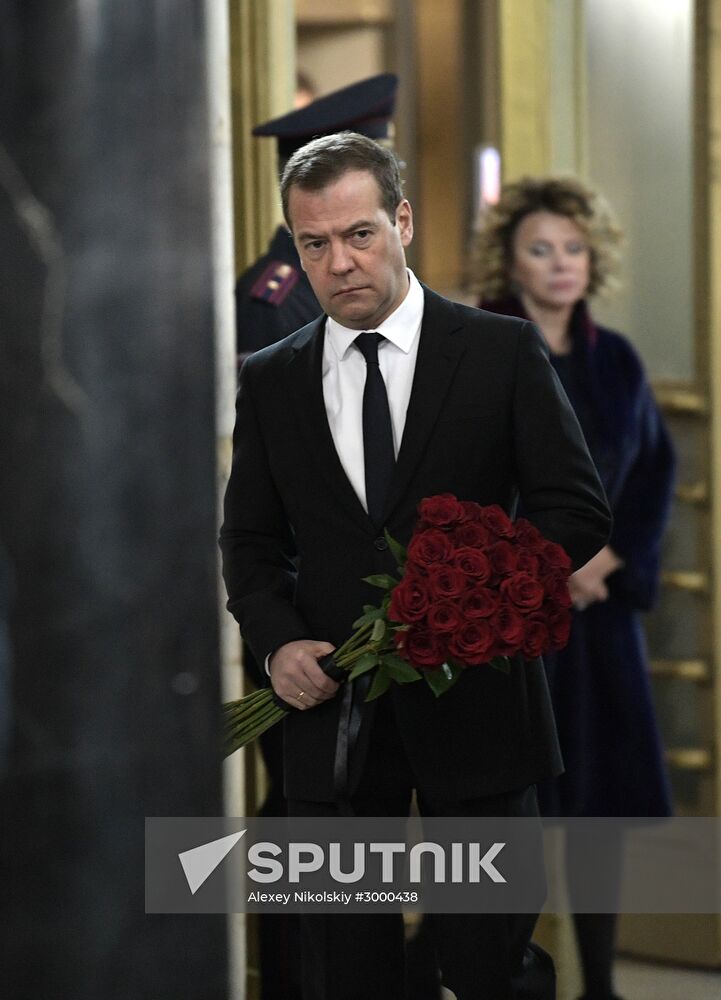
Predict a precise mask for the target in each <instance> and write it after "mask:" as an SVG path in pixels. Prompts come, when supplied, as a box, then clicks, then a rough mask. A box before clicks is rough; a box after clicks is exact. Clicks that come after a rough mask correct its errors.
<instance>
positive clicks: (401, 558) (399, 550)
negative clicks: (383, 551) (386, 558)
mask: <svg viewBox="0 0 721 1000" xmlns="http://www.w3.org/2000/svg"><path fill="white" fill-rule="evenodd" d="M383 535H384V537H385V540H386V541H387V542H388V548H389V549H390V550H391V555H392V556H393V558H394V559H395V561H396V563H397V565H398V569H401V570H402V569H403V567H404V566H405V564H406V559H407V558H408V553H407V552H406V550H405V549H404V548H403V546H402V545H401V543H400V542H397V541H396V540H395V538H394V537H393V535H390V534H388V529H387V528H384V529H383Z"/></svg>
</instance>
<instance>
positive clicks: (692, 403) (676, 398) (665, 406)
mask: <svg viewBox="0 0 721 1000" xmlns="http://www.w3.org/2000/svg"><path fill="white" fill-rule="evenodd" d="M653 391H654V394H655V396H656V401H657V402H658V405H659V406H660V407H661V409H662V410H663V411H664V413H676V414H682V415H687V416H691V417H707V416H708V415H709V412H710V405H709V400H708V396H707V395H706V393H703V392H699V391H698V390H697V389H692V388H685V387H683V386H679V385H669V384H664V383H662V382H655V383H654V386H653Z"/></svg>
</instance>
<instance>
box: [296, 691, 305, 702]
mask: <svg viewBox="0 0 721 1000" xmlns="http://www.w3.org/2000/svg"><path fill="white" fill-rule="evenodd" d="M304 694H305V691H299V692H298V694H297V695H296V696H295V697H296V699H297V700H298V701H300V700H301V698H302V697H303V695H304Z"/></svg>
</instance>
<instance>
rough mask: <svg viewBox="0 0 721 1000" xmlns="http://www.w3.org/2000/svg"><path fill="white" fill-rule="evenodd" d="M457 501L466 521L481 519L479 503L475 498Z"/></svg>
mask: <svg viewBox="0 0 721 1000" xmlns="http://www.w3.org/2000/svg"><path fill="white" fill-rule="evenodd" d="M458 502H459V503H460V505H461V507H462V508H463V513H464V514H465V518H466V521H476V522H478V521H480V520H481V505H480V504H479V503H476V502H475V500H459V501H458Z"/></svg>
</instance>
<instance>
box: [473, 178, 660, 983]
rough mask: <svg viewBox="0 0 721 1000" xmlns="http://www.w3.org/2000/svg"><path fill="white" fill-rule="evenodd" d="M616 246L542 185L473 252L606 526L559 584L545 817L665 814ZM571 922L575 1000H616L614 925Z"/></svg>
mask: <svg viewBox="0 0 721 1000" xmlns="http://www.w3.org/2000/svg"><path fill="white" fill-rule="evenodd" d="M620 240H621V232H620V230H619V229H618V227H617V225H616V224H615V222H614V221H613V218H612V216H611V213H610V211H609V209H608V208H607V206H606V205H605V203H604V202H603V200H602V199H601V198H600V197H599V195H598V194H596V193H595V192H593V191H591V190H590V189H589V188H587V187H585V186H584V185H583V184H581V183H580V182H579V181H577V180H575V179H571V178H555V177H549V178H524V179H522V180H520V181H517V182H516V183H513V184H507V185H505V187H504V188H503V190H502V193H501V198H500V201H499V203H498V204H497V205H496V206H494V207H493V208H492V209H491V210H490V211H489V212H488V215H487V217H486V219H485V221H484V226H483V228H482V231H481V233H480V237H479V245H478V249H479V264H478V273H477V279H478V284H479V288H480V291H481V293H482V301H481V306H482V308H484V309H489V310H491V311H493V312H498V313H504V314H506V315H512V316H520V317H524V318H527V319H530V320H532V321H533V322H535V323H536V325H537V326H538V328H539V330H540V332H541V333H542V335H543V337H544V339H545V341H546V344H547V346H548V348H549V351H550V357H551V362H552V364H553V367H554V368H555V370H556V373H557V375H558V377H559V379H560V380H561V382H562V384H563V387H564V389H565V390H566V394H567V395H568V397H569V399H570V401H571V404H572V406H573V408H574V410H575V412H576V416H577V417H578V419H579V423H580V424H581V428H582V430H583V432H584V435H585V437H586V441H587V443H588V447H589V450H590V452H591V455H592V457H593V459H594V461H595V463H596V467H597V469H598V472H599V474H600V476H601V479H602V481H603V484H604V486H605V489H606V493H607V496H608V499H609V503H610V506H611V509H612V511H613V515H614V529H613V534H612V536H611V539H610V541H609V544H608V545H607V546H605V548H603V549H602V550H601V551H600V552H599V553H598V554H597V555H596V556H594V558H593V559H591V561H590V562H589V563H587V564H586V565H585V566H583V567H581V569H579V570H578V571H577V572H576V573H574V574H573V576H572V577H571V581H570V591H571V597H572V599H573V604H574V608H575V611H574V616H573V626H572V629H571V637H570V640H569V643H568V646H567V647H566V649H565V650H563V651H562V652H561V653H559V654H557V655H555V656H551V657H548V658H547V662H546V668H547V672H548V679H549V686H550V688H551V696H552V698H553V705H554V711H555V714H556V722H557V726H558V732H559V739H560V743H561V750H562V753H563V757H564V762H565V766H566V771H565V773H564V774H563V775H562V776H561V777H560V778H558V779H556V781H554V782H552V783H550V784H548V785H547V786H545V787H541V788H540V789H539V798H540V801H541V807H542V811H543V812H544V813H545V815H546V816H578V817H590V816H607V817H614V816H615V817H622V816H623V817H653V816H667V815H669V813H670V810H671V804H670V797H669V791H668V783H667V777H666V772H665V769H664V765H663V756H662V752H661V746H660V740H659V737H658V731H657V726H656V720H655V717H654V710H653V702H652V697H651V690H650V684H649V679H648V669H647V662H646V651H645V642H644V635H643V631H642V627H641V623H640V621H639V616H638V612H639V611H643V610H647V609H648V608H649V607H650V606H651V605H652V603H653V601H654V599H655V596H656V592H657V588H658V579H659V561H660V543H661V537H662V534H663V531H664V528H665V525H666V521H667V518H668V513H669V507H670V503H671V496H672V486H673V475H674V456H673V451H672V448H671V443H670V440H669V436H668V433H667V431H666V428H665V426H664V423H663V420H662V418H661V415H660V413H659V411H658V408H657V406H656V403H655V401H654V399H653V395H652V393H651V390H650V387H649V385H648V382H647V380H646V377H645V374H644V370H643V367H642V364H641V361H640V359H639V357H638V355H637V354H636V352H635V350H634V349H633V347H632V346H631V344H630V343H629V341H628V340H627V339H626V338H625V337H624V336H622V335H621V334H620V333H617V332H615V331H613V330H609V329H606V328H605V327H603V326H600V325H599V324H597V323H596V322H594V320H593V317H592V315H591V312H590V310H589V306H588V299H589V297H591V296H592V295H594V294H596V293H598V292H602V291H606V290H607V289H609V288H610V287H611V286H612V285H613V283H614V282H615V279H616V273H617V269H618V259H619V245H620ZM606 846H607V850H606V852H605V857H604V859H603V862H602V863H603V865H604V866H605V873H606V875H607V879H606V883H607V884H608V885H612V886H615V887H617V886H618V885H619V884H620V868H621V853H622V851H621V847H622V843H621V838H620V836H619V837H618V838H617V839H616V840H615V841H613V842H609V843H608V844H607V845H606ZM587 848H588V844H587V843H584V841H583V838H582V837H580V836H579V835H578V834H577V833H574V834H573V835H570V834H569V835H568V836H567V838H566V867H567V873H568V883H569V891H570V894H571V902H572V903H573V897H574V885H576V884H580V881H581V878H580V877H579V875H580V876H581V877H582V861H581V858H582V857H584V856H585V857H587V856H588V855H587V853H586V852H587ZM599 863H600V859H599ZM574 922H575V927H576V938H577V941H578V946H579V951H580V955H581V962H582V966H583V973H584V980H585V990H586V992H585V994H584V1000H613V998H614V992H613V975H612V966H613V950H614V942H615V927H616V915H615V914H614V913H605V914H584V913H581V914H578V913H577V914H575V916H574Z"/></svg>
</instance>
